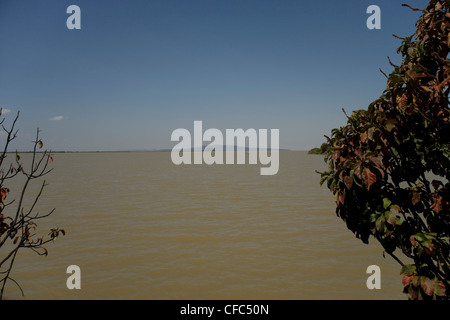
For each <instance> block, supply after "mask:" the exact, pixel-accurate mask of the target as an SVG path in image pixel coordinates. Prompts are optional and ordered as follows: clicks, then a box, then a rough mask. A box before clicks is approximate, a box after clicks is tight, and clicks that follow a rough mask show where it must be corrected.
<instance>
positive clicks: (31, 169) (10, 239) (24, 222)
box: [0, 109, 65, 299]
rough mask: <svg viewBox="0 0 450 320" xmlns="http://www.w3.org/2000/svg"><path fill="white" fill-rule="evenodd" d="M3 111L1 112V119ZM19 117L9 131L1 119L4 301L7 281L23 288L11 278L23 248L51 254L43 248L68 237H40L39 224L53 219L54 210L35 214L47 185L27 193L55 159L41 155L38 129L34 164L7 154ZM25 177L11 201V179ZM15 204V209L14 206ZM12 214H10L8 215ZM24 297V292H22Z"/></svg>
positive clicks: (0, 291)
mask: <svg viewBox="0 0 450 320" xmlns="http://www.w3.org/2000/svg"><path fill="white" fill-rule="evenodd" d="M1 115H2V110H1V109H0V117H1ZM18 118H19V113H17V116H16V117H15V119H14V121H13V123H12V125H11V127H10V128H7V127H5V126H4V121H5V118H2V119H1V120H0V125H1V129H2V130H3V131H2V132H1V133H2V134H1V140H0V141H1V142H2V143H3V142H4V146H3V151H1V153H0V299H2V298H3V295H4V291H5V286H6V283H7V282H8V281H12V282H14V283H15V284H17V285H18V287H19V289H20V290H21V291H22V288H21V287H20V285H19V284H18V282H17V281H16V280H14V279H13V278H12V277H11V271H12V269H13V266H14V262H15V259H16V256H17V253H18V252H19V250H21V249H29V250H32V251H34V252H36V253H37V254H39V255H47V253H48V251H47V249H46V248H45V247H44V245H45V244H47V243H48V242H50V241H53V240H55V239H56V238H57V237H58V236H59V234H60V233H61V234H63V235H64V234H65V232H64V230H62V229H59V228H55V229H51V230H50V232H49V233H48V235H47V237H44V236H39V237H38V235H37V223H36V222H37V221H38V220H39V219H43V218H46V217H48V216H50V215H51V214H52V213H53V211H54V209H53V210H51V211H50V212H48V213H45V214H39V213H38V212H35V208H36V204H37V202H38V200H39V198H40V197H41V195H42V192H43V190H44V188H45V186H46V182H45V181H43V182H42V183H40V188H39V191H38V193H37V194H35V195H31V196H28V193H27V190H28V188H29V187H30V185H31V184H32V183H33V182H34V181H39V180H41V178H42V177H44V176H45V175H47V174H48V173H49V172H50V171H51V170H52V169H49V164H50V163H51V162H53V157H52V156H51V154H50V153H49V152H48V151H43V152H40V149H42V147H43V142H42V140H41V139H40V138H39V129H38V130H37V133H36V139H35V141H34V142H33V151H32V152H31V154H30V157H31V162H30V163H27V164H24V162H23V161H22V160H21V157H20V155H19V154H18V153H17V152H16V153H10V152H8V150H9V149H8V148H9V147H10V143H11V142H12V141H13V140H14V139H15V138H16V137H17V133H18V131H15V126H16V123H17V120H18ZM8 156H12V157H14V159H12V160H10V161H9V163H7V162H6V159H7V158H8ZM20 175H22V176H23V177H24V183H23V185H22V187H21V189H20V190H19V191H20V192H19V194H20V196H19V198H18V199H14V200H10V199H8V195H9V193H10V189H9V188H8V187H7V185H8V183H11V179H18V178H19V176H20ZM25 198H29V199H31V200H32V201H31V205H29V206H25V202H24V200H25ZM13 204H14V205H15V207H14V209H13V210H10V209H12V208H13V207H12V206H11V205H13ZM7 212H9V213H7ZM22 294H23V291H22Z"/></svg>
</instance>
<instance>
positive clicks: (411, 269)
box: [400, 264, 417, 276]
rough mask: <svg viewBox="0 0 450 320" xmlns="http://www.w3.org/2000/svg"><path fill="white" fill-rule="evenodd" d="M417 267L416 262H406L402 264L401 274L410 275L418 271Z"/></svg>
mask: <svg viewBox="0 0 450 320" xmlns="http://www.w3.org/2000/svg"><path fill="white" fill-rule="evenodd" d="M416 270H417V267H416V265H415V264H405V265H404V266H402V269H401V270H400V274H401V275H406V276H410V275H412V274H414V273H416Z"/></svg>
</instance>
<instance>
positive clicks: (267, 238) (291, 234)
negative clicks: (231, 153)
mask: <svg viewBox="0 0 450 320" xmlns="http://www.w3.org/2000/svg"><path fill="white" fill-rule="evenodd" d="M54 159H55V161H54V162H53V164H52V166H53V167H54V171H53V172H52V173H51V174H50V175H48V176H47V177H46V180H47V182H48V183H49V185H48V186H47V188H46V189H45V192H44V194H43V196H42V198H41V200H40V202H39V205H38V207H37V209H38V211H39V212H46V211H47V210H49V209H52V208H56V211H55V212H54V214H53V215H52V216H50V217H49V218H47V219H44V220H41V221H39V222H38V223H39V229H38V231H40V232H41V233H46V232H47V230H48V229H49V228H51V227H60V228H63V229H65V230H66V232H67V234H66V236H64V237H61V238H58V240H57V241H55V242H54V243H51V244H48V245H47V249H48V250H49V254H48V256H46V257H45V256H37V255H36V254H34V253H32V252H22V253H21V254H20V255H19V256H18V257H17V259H16V265H15V267H14V270H13V274H12V277H13V278H14V279H15V280H16V281H18V282H19V283H20V285H21V286H22V288H23V290H24V292H25V297H22V296H21V293H20V290H18V289H17V287H16V286H15V285H14V284H13V283H12V282H10V283H9V285H8V288H7V292H6V295H5V296H6V298H7V299H152V300H153V299H224V300H226V299H275V300H281V299H290V300H292V299H294V300H298V299H402V300H404V299H406V297H405V296H404V295H403V294H402V292H401V291H402V284H401V276H400V274H399V273H400V266H399V265H398V264H397V263H396V262H395V261H393V259H392V258H390V257H389V256H386V258H384V257H383V250H382V248H381V247H380V246H379V245H378V244H377V243H375V242H374V243H372V244H370V245H365V244H363V243H362V242H360V241H359V240H358V239H356V238H355V237H354V236H353V234H352V233H351V232H350V231H349V230H347V228H346V226H345V223H344V222H343V221H342V220H341V219H340V218H338V217H337V216H336V214H335V204H334V199H333V196H332V195H331V193H330V192H329V190H328V189H327V188H326V187H325V186H323V187H321V186H320V185H319V179H320V176H319V175H318V174H317V173H315V170H319V171H322V170H324V169H325V168H326V164H325V163H324V161H323V157H322V156H316V155H308V154H307V153H306V152H300V151H298V152H297V151H285V152H281V153H280V169H279V172H278V174H277V175H274V176H261V175H260V172H259V169H260V165H213V166H207V165H183V166H175V165H174V164H172V161H171V158H170V153H169V152H136V153H130V152H125V153H66V154H55V155H54ZM9 187H10V189H11V194H10V196H9V198H11V199H12V198H14V196H17V190H15V189H14V186H9ZM31 191H32V190H30V192H31ZM15 192H16V193H15ZM30 195H31V193H30ZM374 264H375V265H378V266H379V267H380V268H381V290H369V289H368V288H367V286H366V280H367V278H368V277H369V275H368V274H367V273H366V269H367V267H368V266H370V265H374ZM69 265H78V266H79V267H80V269H81V289H80V290H69V289H68V288H67V287H66V280H67V278H68V276H69V275H68V274H66V268H67V267H68V266H69Z"/></svg>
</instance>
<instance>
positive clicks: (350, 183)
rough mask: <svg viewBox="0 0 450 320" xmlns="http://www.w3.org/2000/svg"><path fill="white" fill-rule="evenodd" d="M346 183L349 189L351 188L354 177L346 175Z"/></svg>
mask: <svg viewBox="0 0 450 320" xmlns="http://www.w3.org/2000/svg"><path fill="white" fill-rule="evenodd" d="M344 183H345V186H346V187H347V189H348V190H350V189H351V188H352V186H353V178H352V177H349V176H345V177H344Z"/></svg>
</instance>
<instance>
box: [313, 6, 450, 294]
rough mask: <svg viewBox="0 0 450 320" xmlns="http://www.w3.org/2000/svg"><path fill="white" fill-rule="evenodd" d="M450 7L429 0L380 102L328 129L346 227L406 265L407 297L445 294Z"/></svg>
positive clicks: (449, 268) (449, 275)
mask: <svg viewBox="0 0 450 320" xmlns="http://www.w3.org/2000/svg"><path fill="white" fill-rule="evenodd" d="M404 6H408V5H404ZM408 7H410V6H408ZM410 8H411V7H410ZM411 9H413V10H417V11H420V10H419V9H415V8H411ZM449 9H450V2H449V1H448V0H446V1H443V0H441V1H438V0H431V1H430V3H429V4H428V6H427V7H426V8H425V9H424V10H422V15H421V17H420V18H419V20H418V21H417V23H416V32H415V33H414V34H413V35H412V36H410V37H407V38H400V37H397V38H399V39H401V40H402V43H401V46H400V47H399V48H398V51H397V52H398V53H400V54H401V56H402V63H401V65H400V66H396V65H394V64H393V63H392V62H391V61H390V60H389V62H390V63H391V65H392V66H393V68H394V70H393V71H392V73H391V74H390V75H389V76H386V77H387V88H386V89H385V90H384V92H383V94H382V95H381V96H380V98H378V99H377V100H376V101H374V102H373V103H371V104H370V105H369V106H368V108H367V109H364V110H358V111H355V112H353V113H352V115H351V116H347V118H348V119H347V124H346V125H345V126H344V127H341V128H338V129H334V130H332V134H331V138H328V137H327V139H328V143H329V144H330V148H329V150H328V151H327V153H326V162H327V163H328V165H329V166H328V171H327V172H323V173H322V174H321V177H322V178H321V184H323V183H326V185H327V186H328V188H329V189H330V190H331V191H332V193H333V194H334V197H335V200H336V204H337V208H336V213H337V215H338V216H339V217H340V218H342V220H344V221H345V223H346V225H347V227H348V228H349V229H350V230H351V231H352V232H353V233H354V234H355V235H356V237H357V238H359V239H361V240H362V241H363V242H364V243H368V241H369V238H375V239H376V240H378V241H379V242H380V243H381V245H382V246H383V248H384V250H385V252H386V253H388V254H390V255H391V256H392V257H393V258H394V259H395V260H396V261H398V262H399V263H400V264H401V265H402V268H401V274H403V280H402V282H403V285H404V292H405V293H407V294H408V297H409V298H410V299H431V298H433V299H449V298H450V120H449V119H450V109H449V100H448V94H449V82H450V62H449V59H448V54H449V47H450V12H449ZM383 74H384V73H383ZM398 251H400V252H402V255H403V256H404V257H405V258H403V257H402V259H408V264H406V263H404V262H403V261H401V259H400V258H398V254H397V255H396V253H397V252H398Z"/></svg>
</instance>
